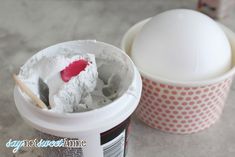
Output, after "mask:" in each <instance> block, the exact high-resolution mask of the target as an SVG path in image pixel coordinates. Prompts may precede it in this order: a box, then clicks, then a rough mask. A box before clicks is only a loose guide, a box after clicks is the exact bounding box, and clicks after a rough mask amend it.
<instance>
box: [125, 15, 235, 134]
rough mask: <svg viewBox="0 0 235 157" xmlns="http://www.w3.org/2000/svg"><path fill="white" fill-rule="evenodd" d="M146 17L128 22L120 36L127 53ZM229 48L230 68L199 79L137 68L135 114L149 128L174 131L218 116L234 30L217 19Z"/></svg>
mask: <svg viewBox="0 0 235 157" xmlns="http://www.w3.org/2000/svg"><path fill="white" fill-rule="evenodd" d="M149 20H150V18H148V19H145V20H143V21H140V22H138V23H137V24H135V25H134V26H132V27H131V28H130V29H129V30H128V31H127V32H126V33H125V35H124V36H123V39H122V42H121V48H122V49H123V50H124V51H125V52H126V53H127V54H128V55H129V56H131V48H132V44H133V41H134V39H135V37H136V35H137V34H138V33H139V32H140V30H141V28H142V27H143V26H144V25H145V24H146V23H147V22H148V21H149ZM218 24H219V26H220V27H221V28H222V30H223V31H224V32H225V34H226V36H227V38H228V40H229V43H230V45H231V48H232V64H233V65H232V68H231V69H230V70H229V71H227V72H225V73H224V74H222V75H220V76H218V77H215V78H212V79H206V80H201V81H176V80H169V79H166V78H163V77H159V76H157V75H150V74H149V73H148V72H146V71H142V69H138V70H139V71H140V73H141V76H142V81H143V91H142V96H141V100H140V104H139V105H138V108H137V110H136V115H137V117H138V118H139V119H140V120H142V121H143V122H144V123H146V124H147V125H148V126H150V127H152V128H156V129H159V130H162V131H164V132H170V133H177V134H191V133H196V132H199V131H202V130H205V129H206V128H209V127H210V126H212V125H213V124H214V123H215V122H216V121H218V119H219V118H220V116H221V114H222V112H223V108H224V105H225V102H226V99H227V95H228V93H229V89H230V86H231V83H232V80H233V76H234V74H235V33H234V32H233V31H231V30H230V29H229V28H227V27H226V26H224V25H222V24H220V23H218Z"/></svg>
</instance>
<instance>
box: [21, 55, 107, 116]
mask: <svg viewBox="0 0 235 157" xmlns="http://www.w3.org/2000/svg"><path fill="white" fill-rule="evenodd" d="M79 59H84V60H87V61H88V62H89V65H87V67H86V68H85V69H84V71H81V72H80V73H79V75H77V76H74V77H72V78H71V79H70V80H69V81H68V82H64V81H63V80H62V79H61V77H60V71H62V70H63V69H64V68H65V67H67V66H68V65H69V64H70V63H72V62H73V61H76V60H79ZM19 77H20V79H22V80H23V81H24V82H25V83H26V84H27V85H28V86H29V88H30V89H31V90H32V91H33V92H34V93H35V94H36V95H37V96H38V97H39V93H38V79H39V77H41V78H42V79H43V80H44V81H45V83H47V85H48V87H49V100H50V106H51V108H52V109H51V111H54V112H60V113H61V112H81V111H86V110H92V109H95V108H98V107H99V106H98V105H99V104H100V103H101V102H97V101H107V102H110V101H109V100H108V99H107V98H106V97H105V96H104V95H103V93H102V87H103V86H104V83H103V81H102V80H100V79H98V72H97V67H96V61H95V56H94V55H93V54H87V53H81V54H78V53H73V52H67V53H64V54H60V53H58V55H56V56H53V57H45V56H44V57H42V58H41V59H40V60H39V59H38V58H32V59H31V61H30V62H29V63H27V64H25V65H24V66H22V67H21V70H20V73H19ZM97 82H98V84H97ZM93 91H94V92H93ZM92 92H93V93H92ZM91 93H92V94H93V95H91ZM92 97H94V99H93V98H92ZM106 99H107V100H106Z"/></svg>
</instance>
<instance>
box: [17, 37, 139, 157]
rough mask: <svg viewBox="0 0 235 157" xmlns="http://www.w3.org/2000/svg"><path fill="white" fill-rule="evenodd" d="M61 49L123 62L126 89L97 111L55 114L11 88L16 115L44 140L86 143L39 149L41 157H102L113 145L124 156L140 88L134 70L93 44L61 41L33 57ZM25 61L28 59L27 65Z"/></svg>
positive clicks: (123, 56) (128, 61)
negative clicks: (80, 145) (42, 153)
mask: <svg viewBox="0 0 235 157" xmlns="http://www.w3.org/2000/svg"><path fill="white" fill-rule="evenodd" d="M61 47H63V48H66V47H67V48H75V49H76V48H78V49H82V50H83V51H85V52H88V53H94V54H97V53H104V54H110V55H111V56H112V55H115V56H118V58H120V59H122V60H123V61H124V63H125V64H126V66H127V67H128V70H129V71H130V72H129V74H130V75H131V80H129V81H128V80H125V78H123V80H122V81H123V82H124V83H125V82H127V87H126V90H125V91H124V92H123V94H122V95H121V96H120V97H119V98H117V99H116V100H114V101H113V102H112V103H110V104H108V105H106V106H104V107H101V108H99V109H95V110H92V111H87V112H82V113H63V114H59V113H56V112H50V111H48V110H41V109H40V108H38V107H36V106H35V105H33V104H31V103H30V102H29V101H27V99H25V97H24V96H23V95H22V93H21V91H20V89H19V88H18V87H15V90H14V98H15V103H16V107H17V109H18V111H19V113H20V115H21V116H22V118H23V119H24V120H25V121H26V122H27V123H28V124H29V125H31V126H32V127H33V128H35V129H36V130H38V131H39V132H40V133H42V134H41V135H43V137H44V139H45V138H46V140H49V139H62V138H69V139H74V138H75V139H79V140H83V141H85V142H86V146H85V147H83V148H72V149H71V148H50V149H49V148H48V149H47V148H42V150H43V152H44V155H45V156H50V157H54V156H80V157H103V156H104V157H105V156H108V155H107V154H108V153H110V152H112V151H111V149H109V148H110V147H111V146H112V145H113V144H116V145H117V146H116V148H115V149H116V150H118V151H119V153H120V154H119V156H120V157H121V156H122V157H123V156H125V153H126V149H125V148H126V144H127V135H128V134H127V133H128V126H129V122H130V116H131V115H132V113H133V112H134V110H135V109H136V107H137V105H138V103H139V99H140V95H141V89H142V82H141V77H140V74H139V73H138V71H137V69H136V67H135V66H134V64H133V62H132V61H131V59H130V58H129V57H128V56H127V55H126V54H125V53H123V51H122V50H120V49H118V48H116V47H114V46H112V45H109V44H106V43H102V42H97V41H70V42H65V43H61V44H57V45H54V46H51V47H49V48H46V49H44V50H42V51H40V52H38V53H37V54H36V55H37V56H42V55H43V54H47V55H55V54H56V50H57V49H58V48H61ZM29 61H30V59H29V60H28V61H27V62H29ZM27 62H26V64H27ZM128 82H129V83H128ZM39 137H42V136H39ZM117 141H119V143H117ZM39 149H40V148H39ZM44 149H45V150H46V151H44ZM113 152H114V151H113ZM104 154H105V155H104ZM114 155H115V154H114Z"/></svg>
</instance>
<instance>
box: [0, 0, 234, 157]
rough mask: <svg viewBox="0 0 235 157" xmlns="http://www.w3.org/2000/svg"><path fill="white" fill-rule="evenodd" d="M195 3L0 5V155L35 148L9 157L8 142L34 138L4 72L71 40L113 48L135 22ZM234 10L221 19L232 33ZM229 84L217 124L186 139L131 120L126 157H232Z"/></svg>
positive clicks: (133, 0)
mask: <svg viewBox="0 0 235 157" xmlns="http://www.w3.org/2000/svg"><path fill="white" fill-rule="evenodd" d="M196 3H197V1H196V0H142V1H141V0H120V1H118V0H109V1H108V0H96V1H95V0H40V1H38V0H0V87H1V90H0V105H1V109H0V143H1V147H0V156H1V157H9V156H14V157H15V156H19V157H39V156H41V155H40V152H39V151H38V150H37V149H29V150H22V151H21V152H20V153H17V154H12V152H11V151H12V150H11V149H8V148H6V147H5V143H6V142H7V141H8V140H9V139H10V138H12V139H29V138H30V137H31V136H33V135H34V130H33V129H32V128H30V127H29V126H28V125H26V123H24V121H23V120H22V118H21V117H20V115H19V114H18V112H17V110H16V107H15V105H14V100H13V86H14V82H13V81H12V79H11V74H10V72H12V71H15V72H16V71H18V70H19V67H20V66H21V65H22V64H23V63H24V62H25V61H26V60H27V59H28V58H29V57H30V56H32V55H33V54H34V53H36V52H37V51H39V50H40V49H42V48H45V47H47V46H49V45H53V44H55V43H59V42H62V41H68V40H75V39H97V40H100V41H104V42H107V43H110V44H113V45H116V46H118V47H119V45H120V41H121V38H122V36H123V34H124V33H125V31H126V30H127V29H128V28H129V27H131V26H132V25H133V24H135V23H136V22H138V21H140V20H143V19H145V18H147V17H151V16H154V15H156V14H157V13H160V12H162V11H165V10H168V9H173V8H190V9H194V8H195V6H196ZM234 19H235V10H234V11H233V12H232V13H231V14H230V16H229V17H227V18H225V19H223V20H221V21H220V22H222V23H223V24H225V25H226V26H228V27H229V28H231V29H232V30H235V21H234ZM234 103H235V83H233V86H232V88H231V92H230V94H229V97H228V100H227V102H226V105H225V109H224V112H223V115H222V117H221V119H220V120H219V121H218V122H217V123H216V124H214V125H213V126H212V127H211V128H209V129H207V130H205V131H202V132H199V133H196V134H191V135H174V134H168V133H163V132H161V131H158V130H155V129H152V128H149V127H148V126H146V125H145V124H144V123H142V122H141V121H139V120H138V119H137V118H136V117H133V121H132V123H131V126H132V132H131V134H130V143H129V146H128V147H129V148H128V149H129V151H128V155H127V156H128V157H155V156H158V157H212V156H213V157H234V156H235V105H234Z"/></svg>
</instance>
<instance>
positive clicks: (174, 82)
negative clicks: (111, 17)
mask: <svg viewBox="0 0 235 157" xmlns="http://www.w3.org/2000/svg"><path fill="white" fill-rule="evenodd" d="M151 18H152V17H150V18H147V19H144V20H141V21H139V22H137V23H136V24H134V25H133V26H132V27H130V28H129V29H128V30H127V31H126V33H125V34H124V36H123V38H122V41H121V48H122V49H123V51H125V52H126V53H127V54H128V55H129V56H130V57H131V52H127V51H128V50H126V46H127V44H128V42H131V43H130V44H131V45H130V46H132V42H133V41H129V40H128V39H129V38H130V37H133V34H135V33H138V31H139V30H140V29H141V27H142V26H143V25H144V24H146V23H147V22H148V21H149V20H150V19H151ZM217 24H218V25H219V26H220V27H221V29H222V30H223V31H224V33H225V35H226V36H227V38H228V40H229V43H230V45H231V47H232V44H231V43H234V45H235V33H234V32H233V31H232V30H230V29H229V28H227V27H226V26H224V25H223V24H221V23H219V22H217ZM232 52H233V53H232V64H233V66H232V67H231V68H230V70H228V71H226V72H225V73H223V74H222V75H219V76H216V77H213V78H210V79H205V80H199V81H178V80H171V79H167V78H164V77H161V76H153V75H152V74H150V73H148V72H146V71H144V70H143V69H141V68H140V67H139V66H138V65H136V67H137V68H138V70H139V72H140V74H141V76H142V77H144V78H148V79H150V80H152V81H154V82H160V83H163V84H167V85H173V86H181V87H195V86H206V85H211V84H214V83H218V82H221V81H223V80H225V79H227V78H229V77H232V76H233V75H234V74H235V62H234V61H235V48H234V49H233V50H232Z"/></svg>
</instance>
